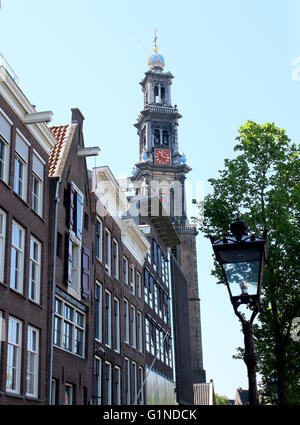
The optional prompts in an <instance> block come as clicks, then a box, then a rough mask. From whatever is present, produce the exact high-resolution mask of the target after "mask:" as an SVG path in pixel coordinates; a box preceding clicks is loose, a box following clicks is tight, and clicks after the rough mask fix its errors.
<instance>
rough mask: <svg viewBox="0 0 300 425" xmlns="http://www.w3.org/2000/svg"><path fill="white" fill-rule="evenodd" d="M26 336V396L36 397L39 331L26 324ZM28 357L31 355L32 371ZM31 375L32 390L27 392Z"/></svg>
mask: <svg viewBox="0 0 300 425" xmlns="http://www.w3.org/2000/svg"><path fill="white" fill-rule="evenodd" d="M27 334H28V337H27V390H26V396H30V397H34V398H37V397H38V393H39V355H40V350H39V344H40V331H39V330H38V329H36V328H34V327H32V326H28V331H27ZM30 334H31V335H30ZM34 334H35V344H36V347H33V346H32V342H33V338H34V337H33V335H34ZM30 357H33V371H31V372H30V371H29V365H30ZM30 374H31V375H33V392H32V393H31V392H29V380H30V376H29V375H30Z"/></svg>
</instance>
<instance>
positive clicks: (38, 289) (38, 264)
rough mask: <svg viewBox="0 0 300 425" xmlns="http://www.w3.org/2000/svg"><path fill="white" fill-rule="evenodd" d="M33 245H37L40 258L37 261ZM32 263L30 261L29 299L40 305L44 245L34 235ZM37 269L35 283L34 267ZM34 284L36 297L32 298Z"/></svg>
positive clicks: (32, 239) (32, 240) (31, 240)
mask: <svg viewBox="0 0 300 425" xmlns="http://www.w3.org/2000/svg"><path fill="white" fill-rule="evenodd" d="M31 243H34V244H36V245H37V247H38V248H37V255H38V258H37V259H35V258H33V257H32V256H31ZM29 252H30V261H29V299H31V300H32V301H34V302H36V303H37V304H39V303H40V300H41V270H42V244H41V242H39V241H38V240H37V239H36V238H35V237H33V236H32V235H31V236H30V251H29ZM33 266H35V267H36V269H37V270H36V281H35V282H34V283H33V279H32V267H33ZM33 284H34V285H35V297H32V296H31V292H32V287H33Z"/></svg>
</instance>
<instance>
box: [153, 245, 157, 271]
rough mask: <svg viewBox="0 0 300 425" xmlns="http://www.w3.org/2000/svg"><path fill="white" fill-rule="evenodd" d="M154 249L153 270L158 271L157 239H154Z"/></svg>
mask: <svg viewBox="0 0 300 425" xmlns="http://www.w3.org/2000/svg"><path fill="white" fill-rule="evenodd" d="M152 249H153V268H154V270H155V271H156V269H157V242H156V240H155V239H152Z"/></svg>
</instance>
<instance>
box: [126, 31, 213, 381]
mask: <svg viewBox="0 0 300 425" xmlns="http://www.w3.org/2000/svg"><path fill="white" fill-rule="evenodd" d="M153 50H154V51H153V54H152V55H151V56H150V57H149V59H148V68H149V69H148V71H147V72H146V73H145V77H144V79H143V80H142V81H141V82H140V84H141V86H142V91H143V100H144V106H143V110H142V111H141V113H140V115H139V117H138V121H137V123H136V124H135V127H136V128H137V133H138V137H139V162H138V163H136V164H135V168H134V170H133V176H132V182H133V184H134V186H135V187H136V194H140V195H142V196H149V195H150V196H153V197H159V198H160V199H161V201H162V204H163V207H164V210H165V211H167V213H168V214H169V216H170V218H171V221H172V223H173V224H174V226H175V228H176V231H177V233H178V235H179V237H180V240H181V244H180V245H179V246H177V247H175V248H174V249H173V250H172V253H173V254H174V256H175V257H176V259H177V261H178V262H179V264H180V266H181V269H182V271H183V273H184V274H185V277H186V279H187V281H188V285H189V288H188V296H189V314H190V317H189V322H190V333H191V335H190V340H191V351H192V369H193V383H203V382H205V381H206V377H205V370H204V368H203V355H202V336H201V315H200V298H199V291H198V273H197V251H196V236H197V230H196V228H195V227H194V226H191V225H189V222H188V219H187V213H186V192H185V180H186V175H187V174H188V173H189V172H190V171H191V168H190V167H189V166H188V165H187V164H186V158H185V155H184V154H180V153H179V147H178V121H179V119H180V118H181V115H180V113H179V112H178V109H177V105H174V106H173V105H172V100H171V85H172V80H173V78H174V76H173V75H172V74H171V73H170V72H164V68H165V60H164V58H163V56H162V55H161V54H160V53H159V52H158V47H157V36H156V35H155V38H154V48H153Z"/></svg>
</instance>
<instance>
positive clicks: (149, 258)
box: [147, 246, 151, 264]
mask: <svg viewBox="0 0 300 425" xmlns="http://www.w3.org/2000/svg"><path fill="white" fill-rule="evenodd" d="M147 261H148V263H149V264H151V246H149V248H148V252H147Z"/></svg>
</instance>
